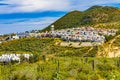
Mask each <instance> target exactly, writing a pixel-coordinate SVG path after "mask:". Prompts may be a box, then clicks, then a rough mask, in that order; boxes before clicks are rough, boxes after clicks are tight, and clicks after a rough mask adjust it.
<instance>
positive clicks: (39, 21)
mask: <svg viewBox="0 0 120 80" xmlns="http://www.w3.org/2000/svg"><path fill="white" fill-rule="evenodd" d="M94 5H101V6H113V7H118V8H120V0H0V34H8V33H13V32H24V31H31V30H36V29H37V30H40V29H43V28H45V27H47V26H48V25H50V24H52V23H53V22H54V21H56V20H57V19H59V18H60V17H62V16H64V15H65V14H66V13H68V12H70V11H74V10H79V11H84V10H86V9H88V8H89V7H91V6H94Z"/></svg>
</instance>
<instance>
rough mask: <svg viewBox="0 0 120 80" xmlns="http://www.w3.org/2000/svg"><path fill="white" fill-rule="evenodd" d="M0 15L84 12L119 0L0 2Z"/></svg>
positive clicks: (15, 0) (28, 0) (8, 0)
mask: <svg viewBox="0 0 120 80" xmlns="http://www.w3.org/2000/svg"><path fill="white" fill-rule="evenodd" d="M0 3H3V4H9V5H4V6H0V13H15V12H34V11H51V10H52V11H69V10H74V9H79V10H85V9H86V8H88V7H90V6H93V5H102V4H111V3H120V0H64V1H63V0H2V1H0Z"/></svg>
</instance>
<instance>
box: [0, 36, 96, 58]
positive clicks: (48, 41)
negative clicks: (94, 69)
mask: <svg viewBox="0 0 120 80" xmlns="http://www.w3.org/2000/svg"><path fill="white" fill-rule="evenodd" d="M58 40H60V39H58V38H55V39H53V38H40V39H39V38H27V39H19V40H13V41H8V42H5V43H2V44H1V45H0V52H1V53H39V54H42V55H46V54H55V56H80V57H84V56H89V57H90V56H92V57H94V56H96V53H97V47H93V49H92V50H93V51H94V52H91V51H92V50H91V51H89V52H88V50H89V49H91V48H92V47H80V48H74V47H69V46H68V47H62V46H59V45H55V42H56V41H58Z"/></svg>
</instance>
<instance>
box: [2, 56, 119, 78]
mask: <svg viewBox="0 0 120 80" xmlns="http://www.w3.org/2000/svg"><path fill="white" fill-rule="evenodd" d="M0 68H1V70H0V74H1V75H0V79H1V80H120V74H119V72H120V58H112V59H110V58H80V57H54V58H50V59H49V60H47V61H42V60H40V61H38V62H36V63H32V64H31V63H30V64H29V63H21V64H14V65H11V64H7V65H1V66H0Z"/></svg>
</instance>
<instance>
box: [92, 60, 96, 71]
mask: <svg viewBox="0 0 120 80" xmlns="http://www.w3.org/2000/svg"><path fill="white" fill-rule="evenodd" d="M91 64H92V70H93V71H94V70H95V61H94V60H92V62H91Z"/></svg>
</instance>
